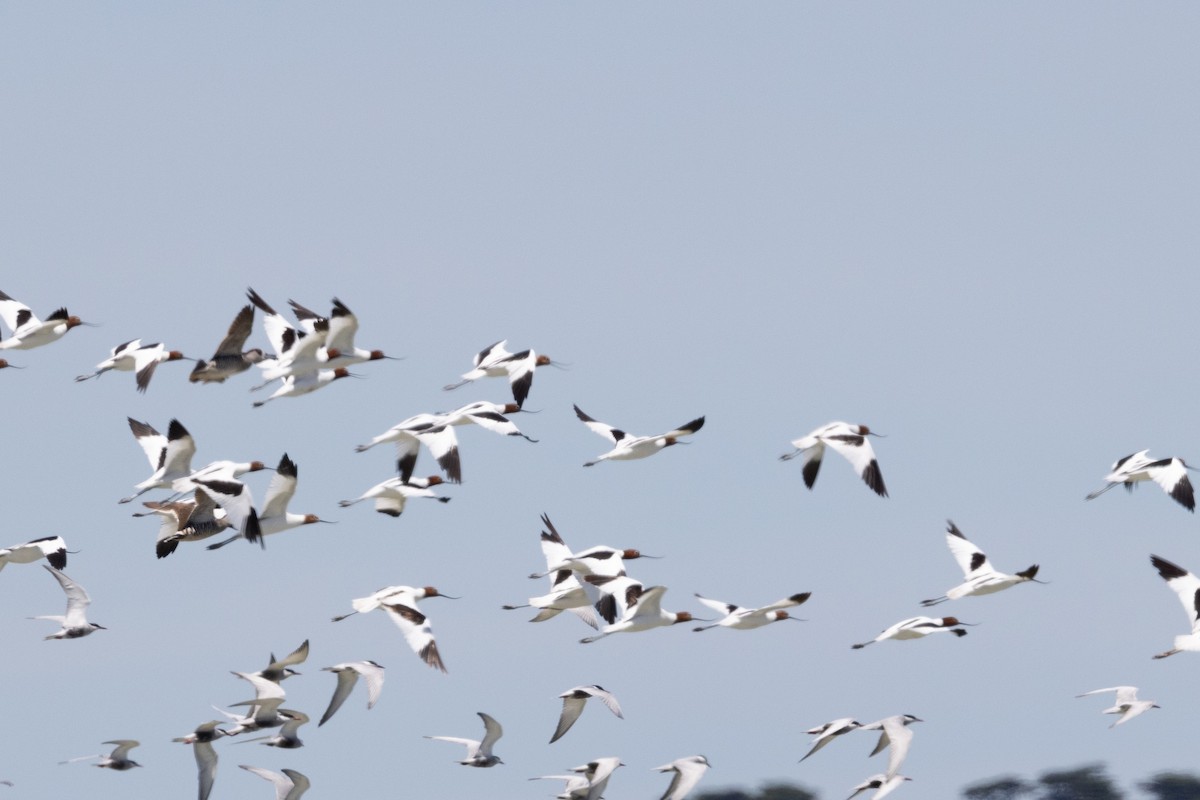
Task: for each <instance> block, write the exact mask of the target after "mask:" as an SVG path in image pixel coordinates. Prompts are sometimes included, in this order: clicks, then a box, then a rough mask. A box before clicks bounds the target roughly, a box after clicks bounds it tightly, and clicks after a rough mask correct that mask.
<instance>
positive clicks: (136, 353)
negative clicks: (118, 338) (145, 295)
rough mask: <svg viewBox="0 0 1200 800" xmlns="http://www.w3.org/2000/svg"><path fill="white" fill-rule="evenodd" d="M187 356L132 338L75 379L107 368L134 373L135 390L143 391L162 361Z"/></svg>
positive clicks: (156, 344) (85, 378)
mask: <svg viewBox="0 0 1200 800" xmlns="http://www.w3.org/2000/svg"><path fill="white" fill-rule="evenodd" d="M183 358H187V356H185V355H184V354H183V353H181V352H179V351H178V350H168V349H167V348H166V346H165V345H163V344H161V343H154V344H147V345H143V344H142V340H141V339H133V340H132V341H128V342H124V343H123V344H119V345H117V346H116V347H114V348H113V349H112V350H111V351H110V352H109V354H108V358H106V359H105V360H104V361H101V362H100V363H99V364H97V365H96V371H95V372H93V373H91V374H90V375H79V376H77V377H76V378H75V380H76V381H86V380H88V379H89V378H97V377H99V376H101V375H103V374H104V373H105V372H108V371H109V370H117V371H118V372H132V373H134V377H135V382H136V383H137V390H138V391H139V392H145V391H146V389H147V388H149V386H150V379H151V378H152V377H154V370H155V368H156V367H158V365H159V364H161V363H163V362H164V361H179V360H180V359H183Z"/></svg>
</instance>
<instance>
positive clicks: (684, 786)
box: [654, 756, 709, 800]
mask: <svg viewBox="0 0 1200 800" xmlns="http://www.w3.org/2000/svg"><path fill="white" fill-rule="evenodd" d="M708 768H709V763H708V759H707V758H705V757H704V756H687V757H686V758H677V759H675V760H674V761H672V762H671V763H670V764H663V765H662V766H661V767H655V768H654V769H655V771H657V772H674V773H675V775H674V776H673V777H672V778H671V785H670V786H668V787H667V792H666V794H664V795H663V796H662V797H661V798H660V799H659V800H683V798H685V797H687V796H688V794H689V793H691V791H692V789H694V788H695V787H696V784H697V783H699V782H700V778H702V777H703V776H704V773H706V772H708Z"/></svg>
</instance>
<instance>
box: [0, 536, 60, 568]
mask: <svg viewBox="0 0 1200 800" xmlns="http://www.w3.org/2000/svg"><path fill="white" fill-rule="evenodd" d="M43 558H44V559H46V560H47V561H48V562H50V566H52V567H54V568H55V569H66V568H67V543H66V542H65V541H63V538H62V537H61V536H43V537H42V538H41V539H34V540H32V541H28V542H23V543H21V544H14V545H12V546H11V547H4V548H0V569H4V567H5V565H7V564H32V563H33V562H35V561H38V560H39V559H43Z"/></svg>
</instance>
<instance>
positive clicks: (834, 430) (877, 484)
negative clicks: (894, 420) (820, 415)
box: [779, 422, 888, 497]
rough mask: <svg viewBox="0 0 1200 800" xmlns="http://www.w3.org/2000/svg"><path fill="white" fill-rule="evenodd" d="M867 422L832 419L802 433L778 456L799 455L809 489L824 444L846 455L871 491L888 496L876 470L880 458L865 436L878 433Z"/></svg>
mask: <svg viewBox="0 0 1200 800" xmlns="http://www.w3.org/2000/svg"><path fill="white" fill-rule="evenodd" d="M879 435H880V434H878V433H873V432H872V431H871V429H870V428H868V427H867V426H866V425H851V424H850V423H848V422H831V423H829V424H828V425H823V426H821V427H820V428H817V429H816V430H815V431H813V432H812V433H810V434H808V435H807V436H802V437H800V438H799V439H795V440H794V441H793V442H792V447H794V448H796V449H795V450H793V451H792V452H790V453H784V454H783V455H781V456H780V457H779V459H780V460H781V461H790V460H791V459H793V458H795V457H796V456H802V457H803V459H804V467H803V469H802V470H801V474H802V475H803V477H804V485H805V486H807V487H808V488H809V489H811V488H812V487H813V484H814V483H816V482H817V473H818V472H820V471H821V459H823V458H824V457H825V448H826V447H830V448H832V449H833V451H834V452H835V453H837V454H838V455H840V456H842V457H843V458H845V459H846V460H847V461H849V462H850V465H851V466H852V467H854V471H855V472H857V473H858V477H860V478H862V479H863V482H864V483H865V484H867V486H868V487H870V489H871V491H873V492H875V494H877V495H879V496H880V497H887V496H888V493H887V487H886V486H884V485H883V474H882V473H880V471H879V462H878V461H877V460H876V459H875V450H874V449H873V448H872V447H871V442H870V441H869V440H868V439H867V437H868V436H879Z"/></svg>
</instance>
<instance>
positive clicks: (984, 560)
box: [921, 520, 1045, 607]
mask: <svg viewBox="0 0 1200 800" xmlns="http://www.w3.org/2000/svg"><path fill="white" fill-rule="evenodd" d="M946 524H947V525H948V526H949V527H948V528H947V529H946V531H947V532H946V544H947V545H948V546H949V547H950V553H951V555H953V556H954V560H955V561H957V562H958V566H959V568H960V569H961V570H962V572H963V578H964V581H963V582H962V583H960V584H959V585H958V586H955V587H954V588H953V589H951V590H950V591H948V592H946V593H945V594H944V595H942V596H941V597H934V598H932V599H929V600H922V601H921V605H923V606H926V607H928V606H935V605H937V604H938V603H944V602H945V601H947V600H957V599H958V598H960V597H970V596H972V595H981V594H991V593H992V592H999V591H1001V590H1002V589H1007V588H1008V587H1010V586H1016V585H1017V584H1018V583H1025V582H1026V581H1033V582H1034V583H1044V582H1045V581H1039V580H1037V579H1036V578H1035V577H1034V576H1035V575H1037V573H1038V565H1037V564H1034V565H1033V566H1031V567H1029V568H1028V569H1025V570H1022V571H1020V572H1018V573H1016V574H1015V575H1008V574H1006V573H1003V572H997V571H996V569H995V567H993V566H992V565H991V562H989V561H988V557H987V556H986V555H984V554H983V551H982V550H980V549H979V548H978V547H976V546H975V545H973V544H971V543H970V542H969V541H967V537H966V536H963V533H962V531H960V530H959V529H958V526H957V525H955V524H954V522H952V521H951V520H946Z"/></svg>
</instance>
